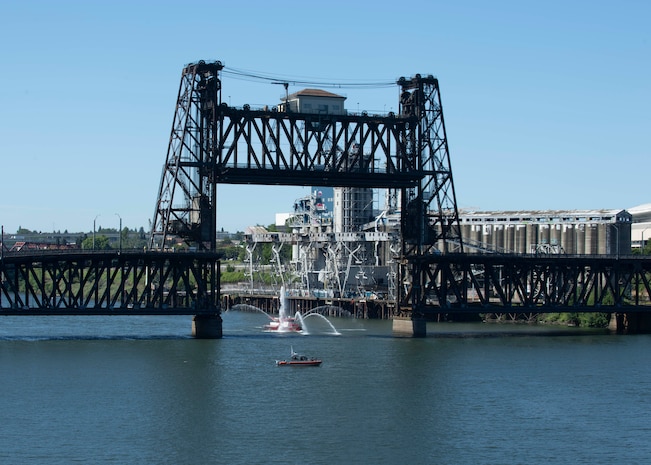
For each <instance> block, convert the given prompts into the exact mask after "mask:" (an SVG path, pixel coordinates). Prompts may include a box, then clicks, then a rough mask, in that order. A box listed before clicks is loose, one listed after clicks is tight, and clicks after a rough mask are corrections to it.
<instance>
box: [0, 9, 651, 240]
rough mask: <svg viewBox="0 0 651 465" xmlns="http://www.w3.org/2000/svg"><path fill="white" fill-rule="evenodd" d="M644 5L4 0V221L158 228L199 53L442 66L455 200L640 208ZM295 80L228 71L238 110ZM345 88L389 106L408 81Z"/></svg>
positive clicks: (325, 76)
mask: <svg viewBox="0 0 651 465" xmlns="http://www.w3.org/2000/svg"><path fill="white" fill-rule="evenodd" d="M650 18H651V2H648V1H642V0H641V1H633V0H623V1H619V2H604V1H568V0H563V1H556V0H551V1H547V2H522V1H499V0H497V1H492V2H485V1H459V2H449V1H438V0H415V1H412V2H406V3H400V2H389V1H385V2H381V1H380V2H378V1H358V2H355V1H339V0H333V1H329V2H304V1H300V2H299V1H285V2H284V1H275V2H269V1H258V0H251V1H244V2H219V1H214V0H212V1H195V0H188V1H184V2H179V1H174V2H172V1H151V2H145V1H138V0H130V1H122V0H113V1H81V0H80V1H70V0H58V1H49V0H47V1H34V0H5V1H4V2H2V5H1V6H0V43H1V44H2V45H1V46H0V70H1V72H0V224H2V225H3V226H4V229H5V234H7V233H12V232H15V231H16V230H17V228H18V227H19V226H22V227H25V228H28V229H32V230H37V231H44V232H46V231H52V230H57V231H58V230H61V231H63V230H66V229H67V230H69V231H91V230H92V227H93V220H94V219H95V218H96V217H97V225H98V226H103V227H114V228H116V227H117V226H118V224H119V219H118V215H119V216H120V217H122V220H123V226H128V227H130V228H139V227H140V226H143V227H144V228H145V229H148V227H149V221H150V220H151V219H152V216H153V213H154V207H155V202H156V196H157V191H158V186H159V182H160V177H161V172H162V166H163V163H164V161H165V154H166V150H167V145H168V141H169V135H170V129H171V124H172V118H173V115H174V110H175V99H176V95H177V92H178V86H179V82H180V77H181V70H182V69H183V66H184V65H185V64H186V63H189V62H193V61H197V60H200V59H205V60H220V61H222V62H223V63H224V64H225V65H226V67H233V68H237V69H246V70H252V71H256V72H260V73H271V74H276V75H279V76H284V77H286V79H288V80H291V79H292V78H294V79H299V78H306V77H309V78H311V79H317V80H320V81H334V82H341V81H350V80H356V81H358V82H365V81H373V82H375V81H391V80H395V79H397V78H399V77H400V76H411V75H413V74H416V73H421V74H433V75H435V76H437V77H438V78H439V82H440V86H441V95H442V101H443V110H444V116H445V123H446V129H447V135H448V142H449V148H450V154H451V160H452V171H453V176H454V183H455V190H456V195H457V201H458V205H459V207H461V208H476V209H480V210H517V209H526V210H529V209H554V210H556V209H596V208H608V209H611V208H612V209H625V208H630V207H633V206H636V205H639V204H643V203H648V202H651V198H650V197H651V195H650V194H649V191H648V179H649V175H650V172H651V169H650V168H651V158H650V155H651V153H650V148H649V147H650V142H649V138H650V135H651V116H650V115H651V27H649V19H650ZM301 88H302V87H300V88H291V87H290V92H295V91H298V90H300V89H301ZM283 93H284V90H283V89H282V87H281V86H274V85H269V84H268V83H259V82H248V81H241V80H234V79H232V78H228V77H225V78H224V84H223V95H224V98H225V99H226V98H228V99H229V101H231V104H232V105H242V104H244V103H250V104H252V105H255V104H270V105H273V104H275V103H277V102H278V100H279V98H280V96H281V95H282V94H283ZM342 93H343V94H344V95H346V97H347V98H348V99H347V107H348V108H349V109H357V107H358V105H359V108H360V109H367V110H374V109H375V110H383V109H386V110H387V111H388V110H389V109H391V108H397V101H398V90H397V87H396V88H395V89H394V88H390V89H382V90H373V91H371V90H361V91H358V90H355V89H352V90H351V89H348V90H346V91H345V92H342ZM305 194H307V191H306V190H305V188H302V187H282V188H278V187H260V186H239V187H230V188H224V189H222V191H220V199H221V200H220V201H219V202H220V203H219V210H218V227H219V228H222V227H223V228H224V229H225V230H228V231H236V230H244V228H245V227H246V226H248V225H253V224H264V225H266V224H269V223H272V222H273V221H274V214H275V213H276V212H282V211H290V210H291V207H292V205H293V201H294V199H296V198H298V197H300V196H302V195H305ZM98 215H99V217H98Z"/></svg>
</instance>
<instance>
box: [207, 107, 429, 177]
mask: <svg viewBox="0 0 651 465" xmlns="http://www.w3.org/2000/svg"><path fill="white" fill-rule="evenodd" d="M218 114H219V119H220V136H219V142H218V144H219V145H218V147H217V151H216V158H215V160H214V168H215V171H214V178H213V179H214V181H215V182H217V183H228V184H249V183H256V184H267V185H273V184H277V185H282V184H287V185H306V186H334V187H339V186H341V187H393V188H400V187H406V186H413V185H416V184H417V183H418V182H419V181H420V179H421V178H422V176H423V173H422V172H421V169H420V167H419V166H418V163H417V159H416V158H415V157H413V156H408V155H407V152H406V147H405V143H404V132H405V129H406V128H407V127H409V125H410V124H412V125H413V124H414V123H415V119H414V118H413V117H406V118H400V117H395V116H387V117H381V116H363V115H314V114H305V113H285V112H277V111H268V110H250V109H248V110H242V109H236V108H230V107H227V106H224V105H222V106H221V107H220V108H219V111H218Z"/></svg>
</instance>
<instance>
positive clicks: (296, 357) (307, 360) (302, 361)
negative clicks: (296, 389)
mask: <svg viewBox="0 0 651 465" xmlns="http://www.w3.org/2000/svg"><path fill="white" fill-rule="evenodd" d="M276 365H278V366H296V367H318V366H319V365H321V360H320V359H318V358H314V357H306V356H305V355H301V354H297V353H296V352H294V348H292V356H291V358H290V359H289V360H276Z"/></svg>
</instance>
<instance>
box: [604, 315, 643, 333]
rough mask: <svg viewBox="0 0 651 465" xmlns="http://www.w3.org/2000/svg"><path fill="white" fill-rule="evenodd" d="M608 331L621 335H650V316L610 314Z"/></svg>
mask: <svg viewBox="0 0 651 465" xmlns="http://www.w3.org/2000/svg"><path fill="white" fill-rule="evenodd" d="M608 329H609V330H610V331H613V332H617V333H622V334H649V333H651V315H649V314H648V313H612V314H611V315H610V323H609V324H608Z"/></svg>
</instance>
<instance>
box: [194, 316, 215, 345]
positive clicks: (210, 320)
mask: <svg viewBox="0 0 651 465" xmlns="http://www.w3.org/2000/svg"><path fill="white" fill-rule="evenodd" d="M192 336H194V337H195V338H197V339H221V337H222V317H221V315H195V316H194V318H193V319H192Z"/></svg>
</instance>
